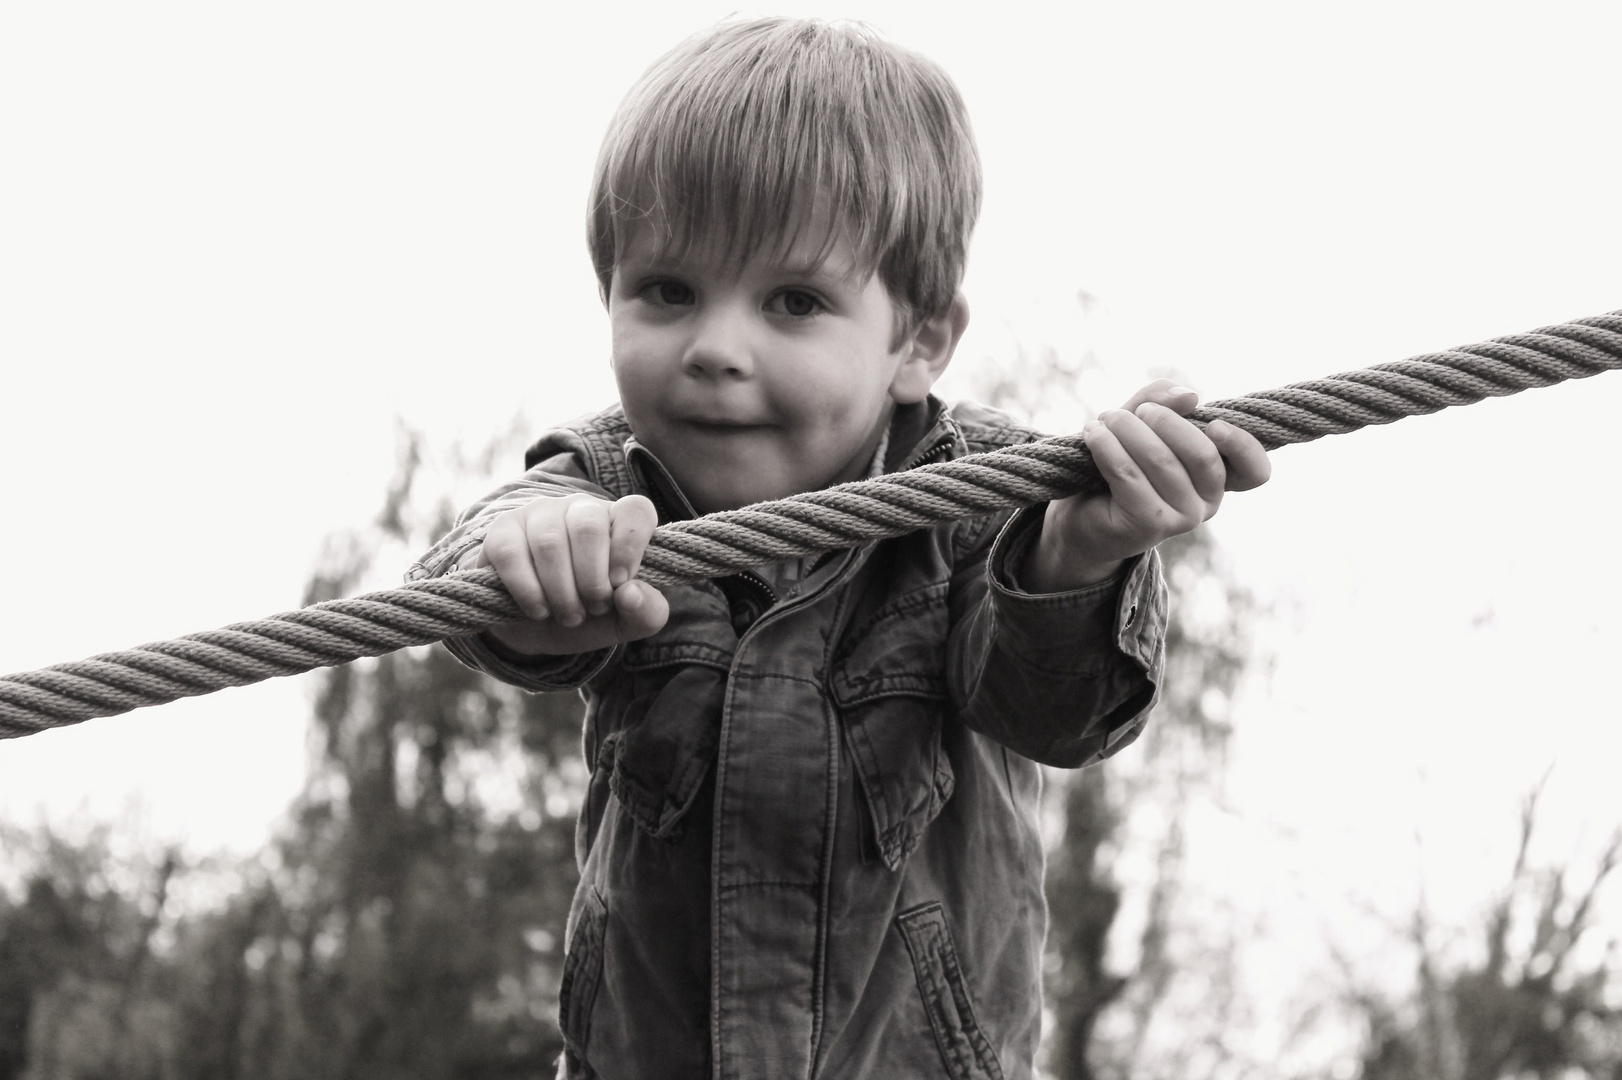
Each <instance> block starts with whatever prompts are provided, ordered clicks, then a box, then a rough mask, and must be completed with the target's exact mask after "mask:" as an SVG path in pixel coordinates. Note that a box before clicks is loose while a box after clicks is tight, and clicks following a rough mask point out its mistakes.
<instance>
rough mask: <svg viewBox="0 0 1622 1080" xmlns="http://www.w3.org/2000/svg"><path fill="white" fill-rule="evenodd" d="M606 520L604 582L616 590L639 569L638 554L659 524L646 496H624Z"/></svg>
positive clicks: (655, 511)
mask: <svg viewBox="0 0 1622 1080" xmlns="http://www.w3.org/2000/svg"><path fill="white" fill-rule="evenodd" d="M609 519H610V520H609V537H608V581H609V584H611V585H613V586H614V587H615V588H616V589H617V588H619V587H620V586H621V585H623V584H625V583H626V582H627V581H630V580H631V579H632V578H634V577H636V572H637V571H638V570H640V569H642V553H643V552H644V551H646V550H647V547H648V541H649V540H650V539H652V538H653V530H654V528H655V527H656V526H657V525H658V524H659V512H658V511H657V510H655V509H654V507H653V501H652V500H650V499H649V498H647V497H646V496H644V495H627V496H625V498H623V499H620V500H619V501H617V502H615V503H614V504H613V506H611V507H610V508H609Z"/></svg>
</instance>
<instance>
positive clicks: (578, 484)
mask: <svg viewBox="0 0 1622 1080" xmlns="http://www.w3.org/2000/svg"><path fill="white" fill-rule="evenodd" d="M568 434H569V433H567V432H564V433H555V434H554V436H549V439H551V440H554V442H555V445H548V440H543V441H542V442H541V443H540V444H539V445H538V447H537V449H538V450H541V451H542V452H543V453H544V452H545V451H555V452H551V453H544V456H543V457H542V458H541V460H540V461H539V462H538V463H537V464H536V465H534V466H533V467H532V468H531V469H530V470H529V471H528V472H526V473H524V475H523V476H521V477H519V478H518V479H517V480H514V481H512V482H511V483H507V484H503V485H502V486H501V487H499V488H497V489H496V490H495V491H493V492H491V493H490V494H488V495H486V496H485V497H484V498H482V499H480V500H479V501H478V502H476V503H474V504H473V505H472V506H470V507H468V508H467V509H466V510H464V511H462V513H461V514H460V515H459V516H458V517H457V519H456V524H455V526H454V527H452V529H451V531H450V532H448V533H446V534H445V535H444V536H443V537H442V538H441V539H440V541H439V542H438V543H437V544H435V545H434V546H433V547H432V548H430V549H429V550H428V551H427V552H426V553H425V554H424V555H423V556H422V557H421V558H419V559H418V560H417V561H416V562H415V563H413V564H412V566H411V569H410V570H409V571H407V572H406V580H407V581H420V580H422V579H424V578H430V577H440V576H442V575H444V574H449V573H451V572H452V571H456V570H465V569H468V568H470V567H471V566H472V564H473V557H474V555H475V553H476V552H477V551H478V549H479V547H480V545H482V544H483V543H484V536H485V533H486V532H487V531H488V530H489V528H490V524H491V522H493V521H495V519H496V518H497V517H500V516H501V515H502V514H504V513H506V512H507V511H508V510H512V509H515V508H517V507H520V506H523V505H524V504H525V503H528V502H530V501H531V500H533V499H540V498H561V497H563V496H565V495H574V494H578V493H581V492H584V493H585V494H588V495H594V496H596V497H598V498H602V499H608V498H611V496H610V495H609V493H608V492H606V491H604V490H603V489H602V488H600V487H598V486H597V485H596V484H593V483H592V482H591V480H589V479H588V478H587V476H586V473H585V470H584V469H583V468H581V466H580V461H579V458H578V455H577V454H576V453H575V452H574V450H573V449H572V448H571V447H570V446H569V445H568V443H567V442H566V441H565V440H566V439H567V436H568ZM444 644H445V648H447V649H449V650H450V653H451V655H452V656H454V657H456V658H457V659H458V660H460V661H462V663H464V664H466V665H468V666H469V667H471V668H474V669H476V670H478V671H482V672H484V673H485V674H487V675H492V676H494V677H495V678H498V679H500V680H501V681H502V682H507V683H511V684H513V685H514V686H517V687H521V688H523V689H525V690H533V691H537V692H540V691H552V690H573V689H575V688H577V687H579V686H581V685H583V684H584V683H585V682H586V681H587V680H589V679H590V678H591V677H592V676H594V675H596V674H597V673H598V672H599V671H601V670H602V669H603V668H604V667H606V666H607V665H608V663H609V661H610V660H611V659H612V658H613V656H614V653H615V651H616V650H614V649H598V650H596V651H594V652H589V653H579V654H577V655H574V656H524V655H522V654H519V653H515V652H513V651H511V650H510V649H507V648H505V647H504V646H502V644H501V643H500V642H498V641H496V640H495V639H494V638H492V637H490V636H489V635H488V634H482V633H481V634H467V635H464V636H462V637H454V638H446V639H445V641H444Z"/></svg>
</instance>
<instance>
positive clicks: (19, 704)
mask: <svg viewBox="0 0 1622 1080" xmlns="http://www.w3.org/2000/svg"><path fill="white" fill-rule="evenodd" d="M1617 368H1622V311H1616V312H1612V313H1610V314H1608V315H1596V316H1593V317H1591V318H1587V319H1577V320H1575V321H1573V322H1569V323H1561V324H1560V325H1558V326H1548V327H1544V328H1542V329H1540V330H1534V331H1532V332H1530V333H1526V334H1513V335H1510V336H1507V337H1501V338H1494V339H1493V340H1491V341H1486V342H1482V343H1480V344H1477V345H1465V346H1462V347H1460V348H1457V349H1449V350H1447V351H1445V352H1437V353H1427V354H1426V355H1423V356H1416V357H1413V358H1411V359H1408V360H1399V361H1396V362H1395V363H1388V364H1379V365H1376V366H1374V367H1370V368H1364V369H1362V370H1360V371H1349V372H1344V373H1342V374H1339V375H1331V376H1329V377H1327V378H1322V379H1312V380H1309V381H1307V382H1300V383H1292V384H1290V385H1289V386H1284V387H1280V388H1279V389H1276V390H1266V391H1262V392H1260V393H1256V394H1249V395H1247V396H1245V397H1239V398H1230V399H1228V400H1225V401H1213V402H1211V403H1210V404H1208V405H1205V406H1203V407H1201V408H1198V409H1196V410H1194V412H1193V413H1192V414H1191V415H1190V419H1192V420H1193V421H1194V422H1195V423H1196V424H1199V425H1200V426H1202V427H1203V426H1204V425H1206V424H1209V423H1211V422H1212V421H1214V420H1223V421H1225V422H1227V423H1230V424H1232V425H1234V426H1235V427H1238V428H1243V429H1244V430H1246V431H1248V432H1250V433H1251V434H1252V435H1254V436H1256V438H1257V439H1258V440H1260V441H1261V444H1262V445H1263V446H1264V447H1266V448H1267V449H1269V450H1273V449H1276V448H1278V447H1280V446H1287V445H1289V444H1291V443H1302V442H1310V441H1312V440H1314V439H1318V438H1322V437H1323V436H1325V435H1335V434H1340V433H1343V432H1348V431H1355V430H1357V429H1358V428H1361V427H1368V426H1370V425H1374V424H1389V423H1391V422H1392V421H1394V420H1400V419H1401V418H1402V417H1404V416H1417V415H1422V414H1425V413H1433V412H1436V411H1438V410H1440V409H1445V408H1448V407H1449V406H1453V405H1467V404H1470V403H1472V402H1476V401H1480V400H1482V399H1483V398H1488V397H1502V396H1504V395H1508V394H1513V393H1517V392H1519V391H1521V390H1525V389H1529V388H1531V387H1536V386H1549V385H1551V384H1553V383H1557V382H1562V381H1564V380H1567V379H1582V378H1587V377H1588V376H1590V375H1597V374H1598V373H1600V372H1601V371H1611V370H1615V369H1617ZM1105 489H1106V485H1105V483H1104V481H1103V478H1102V477H1101V476H1100V475H1099V473H1098V470H1097V468H1096V467H1095V466H1094V465H1093V458H1092V454H1091V453H1090V452H1089V451H1088V450H1087V447H1086V445H1085V444H1084V443H1083V442H1082V441H1081V438H1080V437H1079V436H1075V435H1067V436H1060V437H1057V438H1051V439H1042V440H1039V441H1037V442H1031V443H1024V444H1022V445H1018V446H1010V447H1007V448H1005V449H1002V450H997V451H994V452H992V453H989V454H976V455H972V456H969V457H965V458H960V459H958V460H956V461H947V462H940V463H937V464H933V465H925V466H922V467H920V468H917V469H912V470H909V471H907V472H903V473H891V474H889V475H886V476H882V477H878V478H877V479H873V480H866V481H862V482H859V483H854V484H843V485H841V486H839V487H835V488H828V489H826V490H823V491H811V492H806V493H805V494H803V495H796V496H794V497H792V498H789V499H783V500H780V501H777V502H769V503H760V504H757V505H755V506H747V507H744V508H742V509H740V510H730V511H726V512H724V513H720V514H711V515H709V516H707V517H702V518H698V519H697V520H693V521H679V522H674V523H672V524H669V525H662V526H660V527H659V529H658V530H657V531H655V533H654V534H653V539H652V541H651V542H650V543H649V545H648V549H647V552H646V554H645V555H644V556H643V562H642V572H641V575H640V576H641V577H642V578H643V579H644V580H645V581H647V582H649V583H650V584H652V585H655V586H666V585H677V584H682V583H685V582H691V581H699V580H702V579H705V578H711V577H718V576H722V575H726V574H731V573H734V572H736V571H738V570H740V569H743V568H744V567H748V566H758V565H761V564H764V563H771V562H778V561H781V560H783V559H792V558H799V557H803V556H806V555H813V554H816V553H819V552H823V551H830V550H834V549H837V548H847V547H854V546H857V545H860V544H863V543H867V542H868V541H872V540H879V539H883V538H886V537H891V536H900V535H902V534H903V533H908V532H912V531H914V530H915V529H921V528H926V527H928V526H931V525H939V524H943V523H945V522H948V521H955V520H957V519H959V518H964V517H973V516H977V515H981V514H989V513H993V512H995V511H998V510H1006V509H1010V508H1013V507H1016V506H1027V505H1030V504H1032V503H1039V502H1046V501H1047V500H1049V499H1055V498H1061V497H1063V496H1067V495H1074V494H1078V493H1091V492H1098V491H1103V490H1105ZM519 617H520V613H519V610H518V607H517V605H516V604H514V603H513V600H512V597H511V596H509V595H508V594H507V591H506V590H505V589H504V588H503V587H502V585H501V582H500V579H499V578H498V577H497V576H496V573H495V571H494V570H490V569H488V568H487V569H481V570H472V571H466V572H463V573H458V574H451V575H448V576H446V577H441V578H433V579H430V580H427V581H417V582H412V583H411V584H409V585H405V586H402V587H400V588H395V589H384V590H381V591H378V592H373V593H367V594H366V595H363V596H358V597H353V598H350V599H341V600H329V601H327V602H325V603H321V604H315V605H313V606H311V607H307V608H303V609H300V610H298V611H290V612H286V613H284V614H281V615H273V616H271V617H270V618H268V619H258V620H255V621H252V622H243V623H236V624H234V625H231V626H227V627H224V628H223V629H220V630H210V631H205V632H203V633H200V634H190V635H188V636H186V637H182V638H176V639H174V640H171V641H160V642H156V643H154V644H151V645H143V646H140V647H139V648H135V649H128V650H124V651H122V652H112V653H104V654H102V655H100V656H93V657H91V658H89V659H88V660H79V661H74V662H72V663H67V664H57V665H54V666H52V667H48V668H42V669H40V670H38V671H29V672H24V673H22V674H18V675H8V676H4V677H0V739H3V738H16V737H18V736H22V735H30V734H33V733H34V732H36V731H43V730H45V729H46V728H51V727H59V726H62V725H65V724H73V723H77V722H79V721H81V720H88V719H90V718H91V717H93V716H112V715H115V714H117V713H122V712H127V711H129V710H130V709H135V708H139V707H141V706H143V705H158V704H162V703H163V702H166V701H173V700H175V699H176V698H182V697H190V696H193V695H197V694H207V693H211V692H213V691H215V690H219V689H222V688H224V687H227V686H244V685H246V684H248V683H253V682H259V681H260V680H262V679H269V678H274V677H276V676H278V675H292V674H296V673H298V672H301V671H309V670H310V669H312V668H316V667H324V666H328V665H332V664H341V663H345V662H347V661H349V660H355V659H358V658H359V657H362V656H378V655H381V654H382V653H386V652H392V651H393V650H395V649H400V648H404V647H406V646H409V645H425V644H427V643H429V642H432V641H438V640H439V639H441V638H445V637H454V636H456V635H460V634H470V633H474V632H476V631H479V630H482V629H484V628H485V627H488V626H494V625H496V624H498V623H503V622H512V621H514V620H516V619H518V618H519Z"/></svg>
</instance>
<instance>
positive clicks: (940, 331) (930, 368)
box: [890, 293, 969, 405]
mask: <svg viewBox="0 0 1622 1080" xmlns="http://www.w3.org/2000/svg"><path fill="white" fill-rule="evenodd" d="M968 326H969V302H968V301H967V300H965V299H964V298H963V294H962V293H958V294H957V295H956V296H954V297H953V298H952V306H951V307H949V308H947V309H946V311H944V312H942V313H941V314H939V315H936V316H935V317H934V318H930V319H925V320H924V321H923V322H921V323H919V324H918V327H917V329H915V330H913V332H912V333H911V334H909V335H908V336H907V339H906V341H904V342H902V345H901V350H900V351H901V353H902V359H901V366H900V367H898V368H897V369H896V373H895V378H894V379H892V380H891V381H890V398H891V400H892V401H894V402H896V403H897V404H899V405H910V404H913V403H914V402H919V401H922V400H924V398H926V397H928V396H929V391H930V388H931V387H933V386H934V385H935V380H936V379H938V378H940V377H941V374H942V373H943V372H944V371H945V370H946V365H947V364H950V363H951V362H952V353H954V352H956V351H957V343H958V339H959V338H961V337H962V336H963V331H964V330H966V329H968Z"/></svg>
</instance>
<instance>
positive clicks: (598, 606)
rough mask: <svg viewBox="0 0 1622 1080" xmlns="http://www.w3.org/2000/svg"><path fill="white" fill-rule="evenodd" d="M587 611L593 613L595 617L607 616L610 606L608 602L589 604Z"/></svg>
mask: <svg viewBox="0 0 1622 1080" xmlns="http://www.w3.org/2000/svg"><path fill="white" fill-rule="evenodd" d="M586 610H587V611H589V612H591V613H592V614H593V615H607V614H608V604H607V603H606V602H598V603H593V604H588V605H586Z"/></svg>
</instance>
